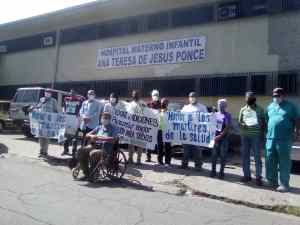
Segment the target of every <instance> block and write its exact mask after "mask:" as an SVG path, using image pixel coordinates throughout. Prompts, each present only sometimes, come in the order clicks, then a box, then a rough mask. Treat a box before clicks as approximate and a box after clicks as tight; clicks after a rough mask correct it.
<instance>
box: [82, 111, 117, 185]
mask: <svg viewBox="0 0 300 225" xmlns="http://www.w3.org/2000/svg"><path fill="white" fill-rule="evenodd" d="M86 138H87V139H89V140H90V141H91V143H92V145H91V146H87V147H83V148H81V149H79V151H78V159H79V164H80V167H81V169H82V171H83V174H84V176H83V177H82V178H80V179H81V180H86V179H87V178H88V177H89V173H90V169H89V161H90V160H89V159H95V158H100V159H103V158H104V155H107V156H108V157H110V156H112V153H113V150H114V144H115V143H116V142H117V141H118V132H117V128H116V127H115V126H114V125H112V124H111V114H110V113H107V112H103V113H102V115H101V124H100V125H98V126H97V127H96V128H95V129H93V130H92V131H91V132H89V133H88V134H87V135H86ZM93 166H94V165H91V168H93Z"/></svg>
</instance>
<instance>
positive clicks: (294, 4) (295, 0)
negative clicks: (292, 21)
mask: <svg viewBox="0 0 300 225" xmlns="http://www.w3.org/2000/svg"><path fill="white" fill-rule="evenodd" d="M282 1H283V8H284V9H288V10H296V9H300V1H299V0H282Z"/></svg>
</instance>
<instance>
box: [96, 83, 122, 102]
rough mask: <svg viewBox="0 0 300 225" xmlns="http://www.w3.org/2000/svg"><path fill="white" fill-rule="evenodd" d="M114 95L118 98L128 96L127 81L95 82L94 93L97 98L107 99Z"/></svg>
mask: <svg viewBox="0 0 300 225" xmlns="http://www.w3.org/2000/svg"><path fill="white" fill-rule="evenodd" d="M112 92H114V93H116V94H117V95H119V96H123V97H124V96H127V95H128V82H127V81H97V83H96V93H97V96H98V97H103V98H108V96H109V95H110V93H112Z"/></svg>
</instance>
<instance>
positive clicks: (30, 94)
mask: <svg viewBox="0 0 300 225" xmlns="http://www.w3.org/2000/svg"><path fill="white" fill-rule="evenodd" d="M38 100H39V90H19V91H18V92H17V94H16V96H15V102H38Z"/></svg>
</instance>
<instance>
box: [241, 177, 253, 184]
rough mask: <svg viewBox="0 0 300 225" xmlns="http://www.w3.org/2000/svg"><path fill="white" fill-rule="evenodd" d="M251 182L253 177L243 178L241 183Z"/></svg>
mask: <svg viewBox="0 0 300 225" xmlns="http://www.w3.org/2000/svg"><path fill="white" fill-rule="evenodd" d="M251 180H252V178H251V177H242V179H241V182H243V183H248V182H250V181H251Z"/></svg>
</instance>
